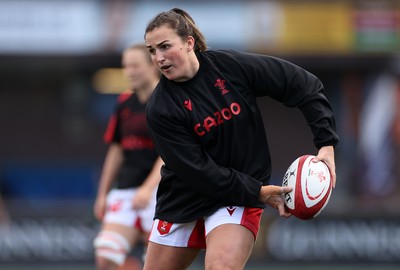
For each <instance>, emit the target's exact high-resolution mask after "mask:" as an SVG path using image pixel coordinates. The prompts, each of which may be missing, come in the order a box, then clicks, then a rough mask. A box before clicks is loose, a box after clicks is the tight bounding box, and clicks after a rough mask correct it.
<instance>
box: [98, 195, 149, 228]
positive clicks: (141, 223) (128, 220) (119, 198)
mask: <svg viewBox="0 0 400 270" xmlns="http://www.w3.org/2000/svg"><path fill="white" fill-rule="evenodd" d="M136 193H137V188H129V189H112V190H111V191H110V192H109V193H108V195H107V210H106V214H105V216H104V219H103V222H104V223H113V224H120V225H124V226H127V227H135V228H138V229H139V230H141V231H143V232H150V231H151V226H152V223H153V218H154V212H155V206H156V191H154V193H153V198H152V199H151V200H150V203H149V205H148V206H147V207H146V208H145V209H141V210H134V209H133V208H132V201H133V198H134V197H135V195H136Z"/></svg>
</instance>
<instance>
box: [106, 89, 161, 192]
mask: <svg viewBox="0 0 400 270" xmlns="http://www.w3.org/2000/svg"><path fill="white" fill-rule="evenodd" d="M145 110H146V104H142V103H140V102H139V100H138V99H137V97H136V95H134V94H133V93H132V92H131V91H126V92H124V93H122V94H121V95H120V96H119V97H118V102H117V106H116V108H115V111H114V113H113V115H112V116H111V118H110V121H109V123H108V127H107V130H106V133H105V134H104V141H105V142H106V143H109V144H110V143H118V144H120V145H121V147H122V149H123V153H124V160H123V163H122V166H121V168H120V170H119V172H118V176H117V179H116V181H117V186H116V187H117V188H131V187H138V186H140V185H142V184H143V182H144V180H145V179H146V177H147V176H148V174H149V173H150V171H151V169H152V168H153V165H154V162H155V160H156V158H157V157H158V155H157V153H156V151H155V148H154V144H153V141H152V140H151V137H150V134H149V130H148V127H147V122H146V116H145Z"/></svg>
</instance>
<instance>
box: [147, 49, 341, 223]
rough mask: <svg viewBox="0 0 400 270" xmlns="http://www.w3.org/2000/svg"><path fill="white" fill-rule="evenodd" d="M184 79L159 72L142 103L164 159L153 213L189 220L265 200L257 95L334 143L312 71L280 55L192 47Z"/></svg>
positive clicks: (267, 166) (267, 170) (317, 138)
mask: <svg viewBox="0 0 400 270" xmlns="http://www.w3.org/2000/svg"><path fill="white" fill-rule="evenodd" d="M197 57H198V59H199V62H200V68H199V71H198V72H197V74H196V75H195V76H194V77H193V78H192V79H190V80H188V81H185V82H175V81H170V80H168V79H167V78H166V77H165V76H162V78H161V80H160V83H159V85H158V86H157V88H156V89H155V91H154V93H153V95H152V97H151V99H150V100H149V102H148V106H147V119H148V124H149V128H150V133H151V135H152V138H153V141H154V143H155V146H156V149H157V151H158V153H159V154H160V156H161V158H162V159H163V160H164V162H165V166H164V167H163V168H162V172H161V175H162V179H161V182H160V185H159V189H158V194H157V207H156V216H155V217H156V218H159V219H161V220H165V221H169V222H189V221H193V220H196V219H198V218H201V217H204V216H208V215H210V214H212V213H213V212H215V211H216V210H217V209H218V208H220V207H223V206H230V205H235V206H248V207H260V208H262V207H264V204H262V203H260V202H259V201H258V197H259V193H260V189H261V186H262V185H267V184H268V183H269V178H270V175H271V160H270V154H269V149H268V143H267V138H266V134H265V129H264V124H263V120H262V117H261V113H260V111H259V108H258V106H257V103H256V98H257V97H260V96H270V97H271V98H273V99H275V100H278V101H280V102H282V103H284V104H285V105H286V106H289V107H298V108H299V109H300V110H301V111H302V112H303V114H304V116H305V118H306V120H307V122H308V124H309V125H310V127H311V130H312V132H313V135H314V143H315V145H316V147H318V148H320V147H322V146H327V145H336V144H337V142H338V136H337V135H336V133H335V120H334V116H333V113H332V109H331V106H330V104H329V102H328V100H327V99H326V97H325V96H324V95H323V93H322V92H323V85H322V83H321V82H320V80H319V79H318V78H316V77H315V76H314V75H312V74H311V73H309V72H307V71H305V70H304V69H302V68H300V67H298V66H296V65H294V64H291V63H289V62H286V61H284V60H281V59H278V58H275V57H270V56H264V55H256V54H248V53H240V52H235V51H206V52H202V53H198V54H197Z"/></svg>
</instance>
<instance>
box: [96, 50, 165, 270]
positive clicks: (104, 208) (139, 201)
mask: <svg viewBox="0 0 400 270" xmlns="http://www.w3.org/2000/svg"><path fill="white" fill-rule="evenodd" d="M122 65H123V70H124V75H125V76H126V77H127V79H128V81H129V83H130V90H128V91H126V92H124V93H122V94H121V95H120V96H119V98H118V104H117V107H116V110H115V112H114V114H113V115H112V116H111V118H110V121H109V124H108V127H107V130H106V133H105V136H104V139H105V141H106V142H107V143H108V144H109V145H110V146H109V149H108V152H107V155H106V158H105V162H104V165H103V170H102V174H101V178H100V183H99V187H98V193H97V198H96V202H95V205H94V214H95V216H96V218H97V219H99V220H100V221H101V222H102V223H103V224H102V228H101V231H100V232H99V234H98V236H97V237H96V239H95V241H94V247H95V249H96V265H97V269H99V270H111V269H118V266H120V265H122V264H123V263H124V261H125V259H126V256H127V255H128V253H129V251H130V249H131V248H132V247H133V246H134V245H135V244H136V243H137V242H138V240H140V237H141V236H143V237H144V238H145V240H146V241H147V238H148V233H149V232H150V230H151V225H152V222H153V217H154V208H155V190H156V187H157V185H158V183H159V181H160V168H161V166H162V161H161V159H160V158H159V157H158V155H157V153H156V151H155V149H154V145H153V142H152V140H151V138H150V135H149V133H148V128H147V124H146V117H145V108H146V104H147V101H148V99H149V97H150V96H151V94H152V92H153V90H154V88H155V87H156V85H157V83H158V81H159V78H160V74H159V71H158V70H157V68H156V67H155V66H154V65H153V63H152V62H151V59H150V57H149V55H148V52H147V49H146V47H145V46H144V45H134V46H131V47H129V48H127V49H126V50H125V51H124V53H123V56H122ZM114 185H115V188H113V186H114Z"/></svg>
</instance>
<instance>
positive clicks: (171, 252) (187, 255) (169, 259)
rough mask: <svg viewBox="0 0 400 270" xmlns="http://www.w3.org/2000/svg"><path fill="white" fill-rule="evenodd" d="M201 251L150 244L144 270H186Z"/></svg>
mask: <svg viewBox="0 0 400 270" xmlns="http://www.w3.org/2000/svg"><path fill="white" fill-rule="evenodd" d="M199 251H200V250H199V249H196V248H186V247H171V246H165V245H160V244H157V243H153V242H149V244H148V247H147V254H146V262H145V264H144V268H143V269H144V270H184V269H187V268H188V267H189V266H190V265H191V264H192V262H193V261H194V259H195V258H196V257H197V255H198V254H199Z"/></svg>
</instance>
